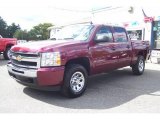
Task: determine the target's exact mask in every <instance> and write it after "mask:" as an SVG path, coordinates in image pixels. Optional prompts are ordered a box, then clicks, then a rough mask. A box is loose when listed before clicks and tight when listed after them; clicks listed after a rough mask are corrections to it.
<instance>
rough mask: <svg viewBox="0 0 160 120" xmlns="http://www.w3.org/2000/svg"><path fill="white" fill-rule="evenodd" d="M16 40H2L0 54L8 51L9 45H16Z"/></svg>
mask: <svg viewBox="0 0 160 120" xmlns="http://www.w3.org/2000/svg"><path fill="white" fill-rule="evenodd" d="M16 44H17V39H16V38H0V52H4V51H5V50H6V47H7V45H16Z"/></svg>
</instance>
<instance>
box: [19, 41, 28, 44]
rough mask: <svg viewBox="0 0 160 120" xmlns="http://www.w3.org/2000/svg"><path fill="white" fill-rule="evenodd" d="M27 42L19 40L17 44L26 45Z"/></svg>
mask: <svg viewBox="0 0 160 120" xmlns="http://www.w3.org/2000/svg"><path fill="white" fill-rule="evenodd" d="M26 42H27V40H17V44H23V43H26Z"/></svg>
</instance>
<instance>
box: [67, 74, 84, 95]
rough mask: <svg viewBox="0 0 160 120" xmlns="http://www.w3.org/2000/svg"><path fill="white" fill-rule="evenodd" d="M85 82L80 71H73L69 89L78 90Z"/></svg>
mask: <svg viewBox="0 0 160 120" xmlns="http://www.w3.org/2000/svg"><path fill="white" fill-rule="evenodd" d="M84 84H85V78H84V75H83V73H82V72H75V73H74V74H73V75H72V77H71V80H70V86H71V89H72V90H73V91H74V92H80V91H81V90H82V89H83V87H84Z"/></svg>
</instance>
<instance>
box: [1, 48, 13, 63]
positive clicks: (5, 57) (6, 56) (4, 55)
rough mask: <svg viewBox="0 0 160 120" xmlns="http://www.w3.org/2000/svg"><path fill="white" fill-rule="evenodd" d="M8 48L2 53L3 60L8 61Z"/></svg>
mask: <svg viewBox="0 0 160 120" xmlns="http://www.w3.org/2000/svg"><path fill="white" fill-rule="evenodd" d="M10 49H11V48H10V47H8V48H6V50H5V51H4V53H3V57H4V59H5V60H9V52H10Z"/></svg>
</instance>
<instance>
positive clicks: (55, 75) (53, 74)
mask: <svg viewBox="0 0 160 120" xmlns="http://www.w3.org/2000/svg"><path fill="white" fill-rule="evenodd" d="M7 68H8V72H9V74H10V76H12V77H13V78H14V79H16V81H17V82H19V83H21V84H23V85H25V86H29V87H32V88H36V89H42V90H47V89H48V90H52V88H53V90H54V89H55V90H57V89H58V88H59V87H60V86H61V85H62V83H63V75H64V66H60V67H51V68H37V69H27V68H21V67H17V66H14V65H12V64H11V63H8V65H7Z"/></svg>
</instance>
